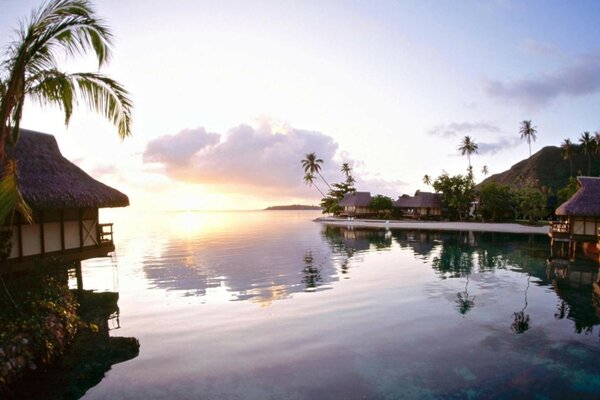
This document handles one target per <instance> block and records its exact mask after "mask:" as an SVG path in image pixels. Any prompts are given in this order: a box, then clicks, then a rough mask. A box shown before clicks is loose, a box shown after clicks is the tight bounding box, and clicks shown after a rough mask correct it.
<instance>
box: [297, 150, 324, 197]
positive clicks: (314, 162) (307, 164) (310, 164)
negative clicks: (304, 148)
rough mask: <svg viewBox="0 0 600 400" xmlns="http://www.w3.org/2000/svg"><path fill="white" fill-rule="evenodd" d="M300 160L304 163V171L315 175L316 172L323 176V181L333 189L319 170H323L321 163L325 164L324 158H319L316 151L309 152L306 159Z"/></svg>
mask: <svg viewBox="0 0 600 400" xmlns="http://www.w3.org/2000/svg"><path fill="white" fill-rule="evenodd" d="M300 162H301V163H302V167H303V168H304V172H306V173H307V174H311V175H314V174H315V173H316V174H317V175H319V176H320V177H321V179H322V180H323V182H325V184H326V185H327V187H328V188H329V190H331V186H329V183H327V181H326V180H325V178H323V175H321V172H319V171H321V164H323V160H322V159H320V158H317V155H316V154H315V153H308V154H307V155H306V158H305V159H304V160H300Z"/></svg>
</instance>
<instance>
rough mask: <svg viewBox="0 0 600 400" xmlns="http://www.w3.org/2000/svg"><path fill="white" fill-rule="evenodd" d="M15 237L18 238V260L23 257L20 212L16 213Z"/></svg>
mask: <svg viewBox="0 0 600 400" xmlns="http://www.w3.org/2000/svg"><path fill="white" fill-rule="evenodd" d="M17 237H18V239H19V260H21V259H22V258H23V230H22V229H21V213H17Z"/></svg>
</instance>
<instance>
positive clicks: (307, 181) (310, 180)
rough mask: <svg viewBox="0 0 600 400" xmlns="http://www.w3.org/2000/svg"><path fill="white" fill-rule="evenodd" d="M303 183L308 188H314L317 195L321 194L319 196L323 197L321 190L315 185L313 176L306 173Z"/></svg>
mask: <svg viewBox="0 0 600 400" xmlns="http://www.w3.org/2000/svg"><path fill="white" fill-rule="evenodd" d="M304 183H305V184H307V185H308V186H314V187H315V188H316V189H317V190H318V191H319V193H321V196H323V197H325V195H324V194H323V192H322V191H321V189H319V187H318V186H317V184H316V183H315V176H314V175H313V174H311V173H307V174H306V175H304Z"/></svg>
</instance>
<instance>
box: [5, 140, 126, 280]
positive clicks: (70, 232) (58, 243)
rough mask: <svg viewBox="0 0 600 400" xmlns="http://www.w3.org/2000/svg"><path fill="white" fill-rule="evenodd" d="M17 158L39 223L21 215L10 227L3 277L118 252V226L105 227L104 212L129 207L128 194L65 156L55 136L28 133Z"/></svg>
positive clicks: (21, 183) (24, 192) (25, 192)
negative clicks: (47, 264) (101, 215)
mask: <svg viewBox="0 0 600 400" xmlns="http://www.w3.org/2000/svg"><path fill="white" fill-rule="evenodd" d="M15 159H16V160H17V162H18V172H19V188H20V190H21V193H22V195H23V198H24V200H25V202H26V203H27V204H28V205H29V206H30V207H31V209H32V210H33V223H31V224H29V223H27V222H26V221H24V220H23V217H22V216H21V215H20V214H19V213H18V212H17V213H15V216H14V218H13V221H12V223H8V224H7V225H5V227H4V229H5V230H6V229H9V230H12V249H11V251H10V254H9V256H8V261H7V262H6V263H5V265H0V273H4V272H15V271H19V270H23V269H27V268H29V267H31V266H33V265H35V264H36V263H38V262H39V261H40V260H48V259H52V260H56V261H58V262H65V263H67V262H71V261H81V260H85V259H88V258H93V257H103V256H107V255H108V253H109V252H112V251H114V248H115V247H114V244H113V226H112V224H110V223H104V224H102V223H100V221H99V219H98V209H99V208H105V207H125V206H128V205H129V198H128V197H127V196H126V195H125V194H123V193H121V192H119V191H118V190H115V189H113V188H111V187H109V186H107V185H105V184H103V183H101V182H98V181H97V180H95V179H93V178H92V177H90V176H89V175H88V174H86V173H85V172H84V171H83V170H82V169H80V168H79V167H77V166H76V165H75V164H73V163H71V162H70V161H69V160H67V159H66V158H64V157H63V156H62V154H61V153H60V150H59V148H58V144H57V142H56V139H55V138H54V136H52V135H48V134H45V133H40V132H34V131H29V130H24V129H22V130H21V136H20V139H19V142H18V144H17V146H16V147H15Z"/></svg>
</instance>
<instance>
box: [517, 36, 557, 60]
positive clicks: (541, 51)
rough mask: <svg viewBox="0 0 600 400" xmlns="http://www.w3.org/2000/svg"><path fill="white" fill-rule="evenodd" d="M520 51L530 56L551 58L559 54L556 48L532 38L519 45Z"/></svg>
mask: <svg viewBox="0 0 600 400" xmlns="http://www.w3.org/2000/svg"><path fill="white" fill-rule="evenodd" d="M519 50H520V51H521V52H522V53H523V54H526V55H528V56H550V55H555V54H558V52H559V51H558V48H557V47H556V46H553V45H551V44H549V43H544V42H540V41H537V40H535V39H531V38H529V39H525V40H524V41H523V42H522V43H521V44H520V45H519Z"/></svg>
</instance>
